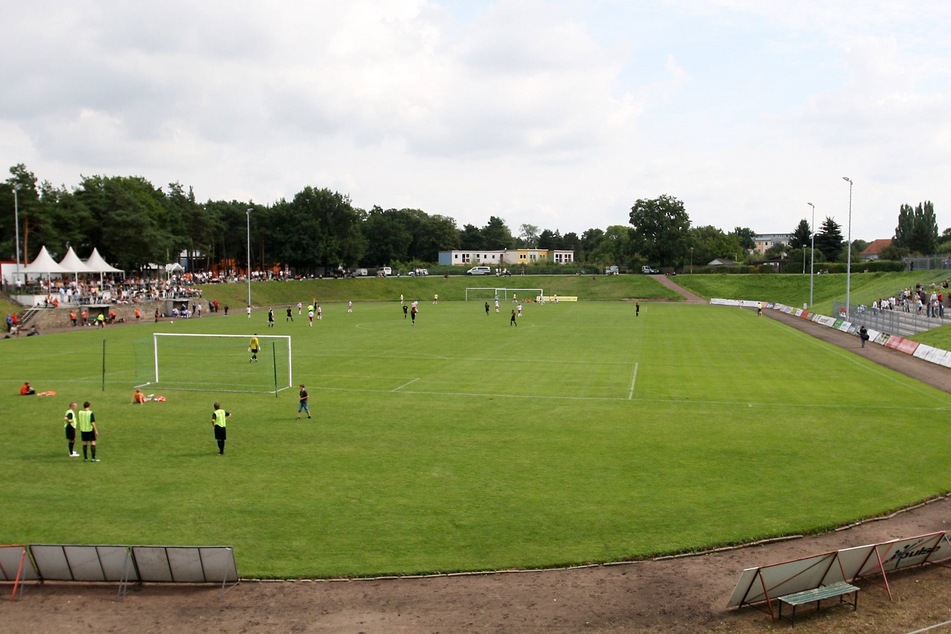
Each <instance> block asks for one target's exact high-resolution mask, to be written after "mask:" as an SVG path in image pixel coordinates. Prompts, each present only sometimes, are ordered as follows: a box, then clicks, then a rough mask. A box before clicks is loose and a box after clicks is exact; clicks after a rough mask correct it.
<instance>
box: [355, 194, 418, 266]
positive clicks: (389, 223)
mask: <svg viewBox="0 0 951 634" xmlns="http://www.w3.org/2000/svg"><path fill="white" fill-rule="evenodd" d="M363 234H364V235H365V236H366V239H367V251H366V254H365V255H364V258H363V263H364V264H366V265H367V266H386V265H390V264H393V263H395V262H405V261H407V260H408V259H409V247H410V244H412V242H413V236H412V235H411V234H410V232H409V230H408V229H407V228H406V227H405V226H404V223H402V222H401V221H400V218H399V212H398V211H397V210H396V209H387V210H385V211H384V210H383V209H381V208H380V207H376V206H375V207H373V209H371V210H370V213H369V214H368V215H367V218H366V220H365V221H364V222H363Z"/></svg>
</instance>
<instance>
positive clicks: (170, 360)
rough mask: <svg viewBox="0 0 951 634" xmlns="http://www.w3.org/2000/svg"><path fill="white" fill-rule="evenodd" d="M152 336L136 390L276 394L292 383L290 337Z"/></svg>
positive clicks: (140, 358) (141, 356) (139, 354)
mask: <svg viewBox="0 0 951 634" xmlns="http://www.w3.org/2000/svg"><path fill="white" fill-rule="evenodd" d="M251 337H252V335H200V334H184V333H183V334H178V333H154V334H153V335H152V341H151V345H148V343H146V344H145V346H143V347H138V348H139V349H137V350H136V382H137V383H138V385H136V387H139V388H146V387H153V386H154V387H156V388H161V389H166V390H196V391H217V392H248V393H255V392H256V393H263V394H277V393H278V392H280V391H282V390H286V389H289V388H291V387H292V386H293V384H294V377H293V370H292V367H293V366H292V364H293V356H292V353H291V338H290V337H289V336H287V335H257V338H258V341H259V342H260V349H259V350H258V353H257V360H256V361H252V360H251V356H252V355H251V352H250V348H249V346H250V341H251Z"/></svg>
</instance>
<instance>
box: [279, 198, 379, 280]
mask: <svg viewBox="0 0 951 634" xmlns="http://www.w3.org/2000/svg"><path fill="white" fill-rule="evenodd" d="M272 215H273V218H272V219H271V220H272V223H271V224H270V226H271V228H272V231H273V232H274V243H273V244H274V246H273V249H274V250H273V251H272V254H271V255H272V257H274V256H279V260H280V261H281V262H284V263H286V264H288V265H290V266H291V267H293V268H294V269H296V270H298V271H313V270H315V268H316V269H322V268H326V267H331V268H335V267H337V266H344V267H347V268H349V267H352V266H354V265H356V264H357V262H359V261H360V259H361V258H362V257H363V255H364V252H365V251H366V242H365V239H364V236H363V234H362V233H361V230H360V229H361V228H360V224H359V219H360V216H359V214H358V213H357V212H356V211H355V210H354V209H353V207H352V206H351V204H350V198H349V197H347V196H344V195H343V194H340V193H338V192H333V191H330V190H329V189H326V188H324V189H315V188H313V187H309V186H308V187H305V188H304V189H303V190H301V191H300V192H298V193H297V194H296V195H295V196H294V199H293V200H292V201H290V202H289V203H288V202H285V201H281V202H280V203H278V204H276V205H274V208H273V213H272ZM262 225H263V223H262ZM266 259H267V258H266V257H265V260H266Z"/></svg>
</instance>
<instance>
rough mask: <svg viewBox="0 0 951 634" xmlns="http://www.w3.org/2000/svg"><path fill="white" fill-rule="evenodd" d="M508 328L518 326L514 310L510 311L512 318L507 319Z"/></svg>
mask: <svg viewBox="0 0 951 634" xmlns="http://www.w3.org/2000/svg"><path fill="white" fill-rule="evenodd" d="M509 326H518V322H517V321H515V309H514V308H513V309H512V318H511V319H509Z"/></svg>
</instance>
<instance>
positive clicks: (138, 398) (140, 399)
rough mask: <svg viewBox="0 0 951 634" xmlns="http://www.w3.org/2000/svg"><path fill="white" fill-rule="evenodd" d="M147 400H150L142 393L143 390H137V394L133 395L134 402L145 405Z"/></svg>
mask: <svg viewBox="0 0 951 634" xmlns="http://www.w3.org/2000/svg"><path fill="white" fill-rule="evenodd" d="M146 400H148V399H146V398H145V394H143V393H142V390H140V389H139V388H135V393H134V394H132V402H133V403H144V402H145V401H146Z"/></svg>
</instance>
